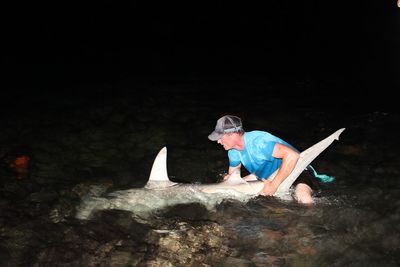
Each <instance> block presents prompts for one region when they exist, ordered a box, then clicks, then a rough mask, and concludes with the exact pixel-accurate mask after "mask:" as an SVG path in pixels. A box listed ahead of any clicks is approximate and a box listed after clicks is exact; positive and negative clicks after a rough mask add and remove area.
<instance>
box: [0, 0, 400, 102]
mask: <svg viewBox="0 0 400 267" xmlns="http://www.w3.org/2000/svg"><path fill="white" fill-rule="evenodd" d="M4 10H5V12H6V13H8V15H7V16H6V17H5V21H4V22H3V31H2V40H3V41H2V43H3V45H5V46H3V49H2V62H3V66H5V71H4V72H3V75H4V78H3V86H2V87H3V92H6V94H7V93H10V92H11V93H12V92H15V90H17V89H18V90H19V92H21V90H23V91H25V90H26V92H30V93H33V94H38V93H44V92H45V91H44V90H51V91H53V92H54V91H57V90H61V88H64V89H67V90H68V88H69V89H71V88H74V87H75V86H79V85H81V84H96V85H104V84H108V86H111V87H112V86H113V84H116V83H118V84H121V83H125V84H126V85H127V86H129V83H134V82H135V80H137V79H143V77H146V79H148V80H149V81H151V80H152V79H156V78H155V77H160V76H162V77H168V78H169V79H172V80H174V81H177V82H179V81H180V79H182V80H187V79H189V80H190V79H192V78H193V77H195V78H196V79H203V78H204V77H212V79H213V80H214V81H215V80H219V79H220V80H223V79H222V78H221V77H226V76H229V77H236V76H238V75H239V76H240V75H242V76H243V75H244V76H246V75H250V76H257V77H262V78H263V79H269V80H272V81H278V82H280V81H285V82H288V81H289V82H288V85H287V88H286V89H285V91H286V92H289V91H290V90H294V91H295V90H297V89H296V88H295V87H293V86H290V83H291V82H295V81H304V80H308V81H309V80H311V81H313V82H314V83H316V84H317V86H315V87H314V88H312V89H310V90H312V91H313V92H314V93H316V94H318V95H322V96H327V95H331V94H332V90H335V91H336V92H335V93H334V95H335V97H336V98H337V99H345V98H349V97H350V96H351V97H353V98H354V99H355V101H356V102H355V103H354V104H357V105H364V104H366V105H364V106H370V104H373V105H377V106H376V108H378V109H379V108H381V107H384V108H388V103H389V102H392V101H393V98H391V97H389V96H388V95H390V94H392V92H394V91H396V90H397V89H398V88H399V85H400V83H399V76H400V75H399V62H400V61H399V59H400V58H399V53H398V52H399V47H400V18H399V16H400V15H399V14H400V13H399V12H400V9H399V8H397V6H396V3H395V1H370V0H368V1H334V2H327V1H316V0H311V1H295V2H287V1H269V2H268V3H261V2H260V3H245V2H238V3H233V2H222V1H213V2H210V3H205V2H190V3H188V2H174V1H173V2H165V1H164V2H156V1H124V2H122V3H121V2H119V1H96V2H91V3H70V2H68V3H67V2H65V3H55V2H52V3H46V4H43V3H40V2H34V3H33V2H32V3H28V4H24V5H19V4H14V5H13V6H10V7H8V8H7V9H4ZM333 88H334V89H333ZM4 89H5V90H4ZM88 90H89V89H88ZM132 90H135V89H134V86H132ZM198 90H204V89H200V88H199V89H198ZM135 93H140V92H135ZM260 93H267V94H268V91H267V89H265V90H264V91H263V92H260ZM372 109H373V108H372Z"/></svg>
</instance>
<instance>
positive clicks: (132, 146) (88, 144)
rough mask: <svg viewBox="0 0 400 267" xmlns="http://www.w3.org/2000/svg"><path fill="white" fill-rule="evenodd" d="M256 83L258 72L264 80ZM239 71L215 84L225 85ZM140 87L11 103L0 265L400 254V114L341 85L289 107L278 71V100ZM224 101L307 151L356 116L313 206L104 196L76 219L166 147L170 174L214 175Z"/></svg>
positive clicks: (350, 260) (388, 260)
mask: <svg viewBox="0 0 400 267" xmlns="http://www.w3.org/2000/svg"><path fill="white" fill-rule="evenodd" d="M258 82H259V84H254V83H247V85H248V86H249V87H250V88H251V87H252V86H253V88H259V89H260V88H265V86H266V84H265V83H266V82H265V81H261V82H260V81H258ZM231 84H234V82H232V81H226V82H225V83H222V82H221V83H215V82H214V83H212V82H210V81H209V82H208V84H206V86H207V87H211V88H213V89H215V90H216V91H218V90H217V89H218V88H219V87H224V88H225V87H227V86H230V85H231ZM260 84H261V85H260ZM267 85H268V84H267ZM136 86H137V88H144V89H146V90H147V94H145V95H142V96H139V95H137V94H135V93H133V92H131V91H130V90H129V89H127V88H118V90H115V91H111V90H109V88H92V89H91V90H88V88H86V90H83V91H80V90H79V88H75V89H74V90H72V89H71V91H60V92H57V93H54V92H47V94H41V95H27V96H23V95H19V97H15V98H13V101H15V99H18V103H19V107H20V108H19V109H18V110H17V111H15V110H10V109H5V108H4V107H3V112H2V122H3V126H4V127H3V130H2V132H1V133H0V142H1V145H2V150H1V153H2V159H3V162H2V165H1V169H0V171H1V177H2V180H1V181H2V188H1V192H0V193H1V202H0V207H1V211H2V212H1V216H0V237H1V240H2V242H1V245H0V261H1V263H2V266H383V265H384V266H398V265H399V263H400V257H399V256H398V255H399V248H400V244H399V243H400V241H399V240H400V231H399V230H400V229H399V228H400V227H399V225H400V223H399V221H400V208H399V207H400V205H399V204H400V198H399V197H400V189H399V188H400V187H399V183H400V182H399V181H400V180H399V178H400V168H399V166H400V158H399V157H398V152H397V151H398V148H399V142H398V141H397V139H396V138H397V136H398V134H399V133H398V131H399V127H397V126H398V124H399V122H400V118H399V115H398V114H397V113H395V112H392V111H386V110H384V109H382V110H362V109H361V110H360V109H356V110H353V109H351V108H346V109H344V110H340V109H338V108H334V107H335V106H336V105H337V104H340V105H343V103H340V102H336V101H339V100H340V99H339V100H338V98H332V99H331V101H330V102H329V103H327V105H325V106H324V108H321V109H319V108H318V107H315V106H313V107H312V108H310V106H309V105H308V104H309V103H310V102H311V103H312V102H313V101H312V100H310V98H311V96H308V97H306V98H304V99H300V98H299V96H294V97H292V98H290V99H289V100H288V101H289V102H290V103H299V104H298V105H294V106H291V109H287V110H282V109H280V108H279V105H277V103H280V101H279V100H282V99H281V98H284V99H287V96H284V95H280V94H279V93H278V92H279V90H278V88H276V90H275V91H273V89H274V88H275V87H274V86H275V85H274V84H269V85H268V86H269V87H268V88H270V89H269V90H272V91H273V92H274V93H273V94H272V95H273V96H274V97H275V100H276V101H274V102H273V103H275V104H271V105H269V106H265V105H264V103H265V102H266V101H268V100H269V99H270V98H271V97H269V98H268V99H266V98H265V97H264V96H263V95H262V94H259V98H258V99H253V100H252V101H251V104H248V103H249V102H243V100H242V99H241V96H240V95H230V96H229V97H228V96H227V95H224V94H222V93H216V94H212V95H210V94H209V92H211V90H208V91H207V92H208V93H207V94H206V93H200V92H205V91H201V90H200V89H199V88H197V89H196V90H195V88H194V87H193V84H185V83H184V84H177V83H171V84H169V85H168V84H167V85H166V84H161V85H160V84H155V85H153V87H151V86H149V85H145V84H142V85H140V84H139V85H136ZM146 86H147V87H146ZM197 86H199V85H197ZM236 86H238V85H237V84H236ZM242 86H246V83H243V84H242ZM280 86H281V87H285V86H286V85H280ZM154 87H157V88H156V89H157V90H156V89H154ZM160 88H161V89H162V90H160ZM185 88H186V89H187V88H192V89H191V90H189V89H187V90H185ZM253 90H254V91H255V92H256V91H257V90H255V89H253ZM156 92H157V93H156ZM221 99H223V100H224V101H221ZM227 113H234V114H237V115H239V116H241V117H242V118H243V120H244V124H245V128H246V129H247V130H252V129H259V130H267V131H270V132H271V133H274V134H276V135H278V136H281V137H282V138H283V139H285V140H286V141H288V142H289V143H291V144H293V145H294V146H296V147H297V148H298V149H300V150H302V149H305V148H307V147H308V146H310V145H312V144H314V143H315V142H317V141H319V140H321V139H322V138H324V137H326V136H327V135H328V134H330V133H332V132H334V131H335V130H337V129H339V128H342V127H345V128H346V131H345V132H344V133H343V134H342V135H341V137H340V140H339V141H335V143H333V144H332V145H331V146H330V147H329V148H328V149H327V150H326V151H324V152H323V153H322V154H321V155H320V156H319V157H318V158H317V159H316V160H315V161H314V165H315V167H316V168H317V170H318V171H319V172H321V173H327V174H329V175H333V176H335V181H334V182H333V183H330V184H325V185H323V186H322V188H321V190H320V191H318V192H316V195H315V200H316V204H315V205H312V206H304V205H300V204H297V203H295V202H290V201H289V202H288V201H281V200H278V199H274V198H266V197H256V198H254V199H250V200H248V201H243V202H240V201H237V200H230V199H227V200H225V201H222V202H215V203H214V204H215V205H212V206H213V208H210V206H207V205H203V204H204V203H201V201H197V202H196V203H192V204H190V203H183V204H178V205H173V206H170V207H166V208H163V209H160V210H155V211H153V212H152V213H151V214H150V215H151V216H148V217H143V216H137V214H135V212H134V209H132V211H129V210H122V209H117V210H116V209H104V210H102V211H98V212H95V213H94V215H93V216H92V217H91V218H90V219H89V220H83V219H77V218H76V214H77V212H78V210H79V206H80V205H81V203H82V199H84V198H85V197H88V196H93V195H95V196H98V197H104V196H106V195H107V194H109V193H110V192H115V191H118V190H129V189H131V188H141V187H142V186H143V185H144V184H145V182H146V179H147V177H148V175H149V172H150V169H151V164H152V161H153V159H154V157H155V155H156V154H157V152H158V151H159V150H160V149H161V148H162V147H163V146H167V147H168V172H169V176H170V178H171V179H172V180H174V181H176V182H182V183H210V182H216V181H217V180H218V179H220V177H221V174H223V173H224V172H225V171H226V166H227V159H226V152H225V151H223V149H222V147H220V146H219V145H217V144H215V143H212V142H210V141H208V140H207V135H208V134H209V132H210V131H212V129H213V128H214V126H215V121H216V119H217V118H218V117H220V116H221V115H223V114H227ZM18 153H25V154H28V155H29V156H30V157H31V168H30V173H29V174H30V175H29V177H28V178H26V179H22V180H16V179H15V173H14V172H13V170H12V169H11V168H10V167H9V165H8V163H9V161H10V159H12V157H13V156H14V155H16V154H18ZM244 174H245V173H244ZM188 197H190V195H189V196H188ZM143 201H145V202H146V204H149V205H151V204H152V203H151V201H157V200H155V199H152V198H146V199H143ZM132 205H134V203H132Z"/></svg>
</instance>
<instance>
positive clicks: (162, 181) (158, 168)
mask: <svg viewBox="0 0 400 267" xmlns="http://www.w3.org/2000/svg"><path fill="white" fill-rule="evenodd" d="M173 185H176V183H174V182H171V181H170V180H169V178H168V173H167V148H166V147H163V148H162V149H161V150H160V152H158V154H157V157H156V159H155V160H154V162H153V167H152V168H151V172H150V178H149V181H148V182H147V184H146V186H145V187H146V188H148V189H160V188H165V187H170V186H173Z"/></svg>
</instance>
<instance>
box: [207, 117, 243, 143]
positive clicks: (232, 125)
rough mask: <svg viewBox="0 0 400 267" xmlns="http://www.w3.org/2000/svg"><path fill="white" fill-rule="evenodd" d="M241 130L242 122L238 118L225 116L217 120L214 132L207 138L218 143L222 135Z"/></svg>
mask: <svg viewBox="0 0 400 267" xmlns="http://www.w3.org/2000/svg"><path fill="white" fill-rule="evenodd" d="M241 130H242V120H241V119H240V118H239V117H236V116H232V115H225V116H223V117H221V118H220V119H218V121H217V125H215V130H214V131H213V132H212V133H211V134H210V135H209V136H208V139H210V140H211V141H218V139H220V138H221V137H222V136H223V135H224V134H227V133H237V132H240V131H241Z"/></svg>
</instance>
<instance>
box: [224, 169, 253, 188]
mask: <svg viewBox="0 0 400 267" xmlns="http://www.w3.org/2000/svg"><path fill="white" fill-rule="evenodd" d="M221 184H226V185H236V184H247V181H246V180H245V179H243V178H242V177H241V176H240V172H238V171H235V172H234V173H232V174H231V175H229V178H228V179H227V180H225V181H223V182H222V183H221Z"/></svg>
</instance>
